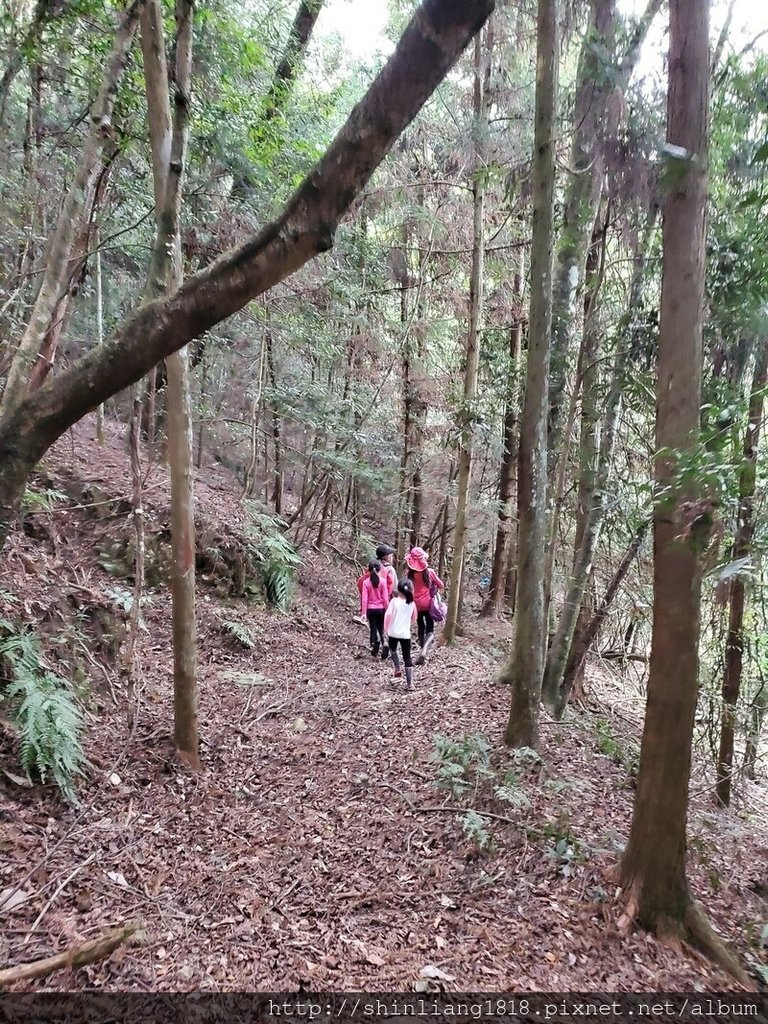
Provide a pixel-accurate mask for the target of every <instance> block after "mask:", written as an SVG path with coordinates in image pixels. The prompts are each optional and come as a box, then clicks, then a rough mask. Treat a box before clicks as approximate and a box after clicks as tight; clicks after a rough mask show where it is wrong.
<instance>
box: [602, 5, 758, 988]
mask: <svg viewBox="0 0 768 1024" xmlns="http://www.w3.org/2000/svg"><path fill="white" fill-rule="evenodd" d="M708 33H709V2H708V0H671V2H670V34H669V40H670V41H669V58H668V68H669V72H668V73H669V91H668V99H667V141H668V144H669V145H670V146H675V147H679V148H680V152H681V154H682V155H681V156H680V157H679V159H680V161H681V162H682V166H679V165H678V166H677V168H676V170H677V174H676V175H675V180H674V183H673V184H671V185H670V188H669V191H668V193H667V196H666V200H665V204H664V217H663V270H662V286H661V321H660V331H659V365H658V381H657V411H656V446H657V450H659V451H660V452H661V453H662V454H660V455H659V456H658V457H657V460H656V472H655V477H656V482H657V486H658V489H659V491H660V492H661V493H660V499H659V500H658V501H657V504H656V508H655V510H654V516H653V540H654V581H653V584H654V591H653V642H652V648H651V664H650V677H649V681H648V703H647V708H646V714H645V725H644V728H643V738H642V746H641V752H640V767H639V770H638V776H637V796H636V798H635V804H634V808H633V813H632V825H631V828H630V835H629V843H628V846H627V849H626V853H625V854H624V858H623V860H622V864H621V885H622V888H623V890H624V893H625V896H626V899H627V911H626V914H625V917H624V919H623V923H624V924H626V923H628V922H629V921H631V920H632V919H635V920H636V921H637V922H638V923H639V924H640V925H641V926H642V927H644V928H646V929H648V930H650V931H653V932H654V933H656V934H657V935H658V936H659V937H661V938H665V939H668V940H671V941H675V942H680V941H681V940H687V941H689V942H691V943H692V944H693V945H696V946H698V947H699V948H701V949H702V950H704V951H705V952H708V953H709V954H710V955H712V956H713V957H715V958H716V959H717V961H718V962H719V963H721V964H723V965H724V966H727V967H728V968H729V969H730V970H732V971H733V973H734V974H736V975H737V976H739V977H740V978H741V980H742V981H744V980H746V977H745V974H744V972H743V971H741V970H740V968H739V967H738V964H737V963H736V962H735V961H734V960H733V958H731V957H730V955H729V954H728V953H727V952H726V950H725V949H724V947H723V946H722V944H721V943H720V942H719V940H718V939H717V938H716V936H715V935H714V933H713V932H712V930H711V928H710V927H709V925H708V924H707V923H706V921H705V920H704V918H703V917H702V915H701V914H700V913H699V912H698V911H697V909H696V908H695V906H694V904H693V901H692V898H691V893H690V890H689V887H688V879H687V876H686V865H685V856H686V824H687V813H688V785H689V779H690V769H691V747H692V737H693V726H694V716H695V711H696V700H697V695H698V670H699V657H698V644H699V623H700V600H701V557H700V555H701V551H702V549H703V548H705V547H706V546H707V545H708V543H709V539H710V532H711V530H710V525H711V518H710V517H709V515H708V510H707V505H706V503H705V502H702V501H700V500H697V499H698V495H697V493H696V491H695V487H694V486H693V485H692V484H687V483H681V482H679V481H678V479H677V477H678V469H677V466H676V460H675V457H674V455H673V454H672V453H676V454H680V455H684V454H685V453H686V452H689V451H690V450H691V447H692V445H695V443H696V438H697V436H698V430H699V406H700V399H701V373H702V327H703V314H704V279H705V258H706V254H705V218H706V202H707V132H708V106H709V35H708ZM676 159H678V158H676Z"/></svg>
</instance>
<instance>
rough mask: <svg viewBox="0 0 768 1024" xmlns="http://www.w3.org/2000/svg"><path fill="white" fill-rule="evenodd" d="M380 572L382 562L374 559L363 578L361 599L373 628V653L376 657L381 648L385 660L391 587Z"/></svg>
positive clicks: (364, 613)
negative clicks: (387, 614) (385, 616)
mask: <svg viewBox="0 0 768 1024" xmlns="http://www.w3.org/2000/svg"><path fill="white" fill-rule="evenodd" d="M380 572H381V562H379V561H377V560H376V559H373V561H371V562H369V563H368V575H367V576H366V577H365V579H364V580H363V585H362V589H361V592H360V601H361V607H362V613H363V616H364V617H365V618H367V619H368V625H369V626H370V630H371V654H372V655H373V657H374V658H375V657H376V656H377V654H378V653H379V648H381V657H382V660H384V659H385V658H386V657H387V655H388V654H389V647H388V646H387V641H386V634H385V632H384V613H385V612H386V610H387V605H388V604H389V587H388V585H387V581H386V579H385V578H384V577H383V575H382V576H380V575H379V573H380Z"/></svg>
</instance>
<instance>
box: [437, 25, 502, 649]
mask: <svg viewBox="0 0 768 1024" xmlns="http://www.w3.org/2000/svg"><path fill="white" fill-rule="evenodd" d="M492 52H493V34H492V25H491V24H489V26H488V29H487V30H486V40H485V45H483V34H482V33H479V34H478V35H477V37H476V38H475V74H474V122H475V164H474V175H473V181H472V198H473V204H472V205H473V218H472V268H471V271H470V276H469V326H468V329H467V340H466V349H465V355H464V358H465V364H464V393H463V397H462V407H461V412H460V417H459V419H460V426H461V432H460V440H459V476H458V494H457V501H456V525H455V526H454V530H453V559H452V562H451V581H450V587H449V591H448V614H447V616H446V620H445V626H444V628H443V640H444V642H445V643H447V644H449V643H451V641H452V640H453V639H454V637H455V635H456V628H457V626H458V621H459V616H460V614H461V607H462V603H463V597H464V595H463V589H464V586H463V583H464V556H465V551H466V546H467V509H468V507H469V494H470V488H471V485H472V458H473V454H474V453H473V448H474V433H475V413H476V410H475V404H476V399H477V375H478V367H479V365H480V331H481V326H482V322H483V270H484V265H485V191H486V186H485V167H484V150H485V146H484V140H485V137H486V134H487V131H488V91H489V90H488V85H489V77H490V63H491V54H492Z"/></svg>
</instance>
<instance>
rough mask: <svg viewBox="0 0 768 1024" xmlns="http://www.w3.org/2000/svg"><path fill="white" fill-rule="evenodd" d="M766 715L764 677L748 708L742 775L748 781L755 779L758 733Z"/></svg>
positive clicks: (767, 687) (767, 684)
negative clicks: (743, 774) (744, 775)
mask: <svg viewBox="0 0 768 1024" xmlns="http://www.w3.org/2000/svg"><path fill="white" fill-rule="evenodd" d="M766 715H768V680H767V679H766V678H765V677H762V678H761V679H760V685H759V687H758V689H757V692H756V693H755V695H754V697H753V698H752V707H751V708H750V715H749V724H748V725H747V743H746V749H745V751H744V773H745V774H746V776H747V778H748V779H754V778H755V766H756V765H757V748H758V746H759V744H760V733H761V732H762V731H763V722H764V721H765V717H766Z"/></svg>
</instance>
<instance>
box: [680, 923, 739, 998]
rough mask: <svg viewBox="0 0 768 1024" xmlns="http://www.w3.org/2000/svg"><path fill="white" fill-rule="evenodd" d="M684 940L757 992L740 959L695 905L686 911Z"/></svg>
mask: <svg viewBox="0 0 768 1024" xmlns="http://www.w3.org/2000/svg"><path fill="white" fill-rule="evenodd" d="M683 928H684V935H683V939H684V941H685V943H686V944H688V945H690V946H692V947H693V949H695V950H697V951H698V952H700V953H703V954H704V956H705V957H707V959H708V960H711V961H712V963H714V964H717V966H718V967H722V969H723V970H724V971H727V972H728V974H730V975H731V976H732V977H733V978H735V979H736V981H738V982H739V984H740V985H743V986H744V987H745V988H747V989H749V990H750V991H752V992H754V991H756V988H757V986H756V985H755V983H754V981H753V980H752V979H751V978H750V977H749V975H748V974H747V972H746V971H745V970H744V968H743V967H742V966H741V964H740V963H739V960H738V958H737V957H736V956H735V955H734V954H733V953H732V952H731V951H730V950H729V949H728V948H727V947H726V945H725V943H724V942H723V940H722V939H721V938H720V936H719V935H717V934H716V933H715V931H714V929H713V928H712V926H711V925H710V923H709V921H707V919H706V917H705V916H704V915H703V914H702V912H701V911H700V910H699V908H698V907H697V906H696V904H695V903H691V904H690V905H689V907H688V910H687V911H686V915H685V920H684V922H683Z"/></svg>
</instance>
